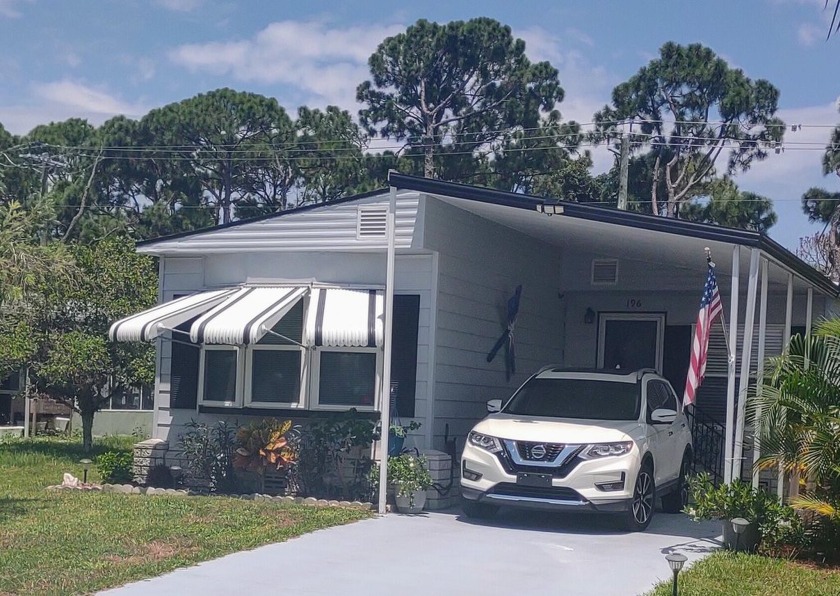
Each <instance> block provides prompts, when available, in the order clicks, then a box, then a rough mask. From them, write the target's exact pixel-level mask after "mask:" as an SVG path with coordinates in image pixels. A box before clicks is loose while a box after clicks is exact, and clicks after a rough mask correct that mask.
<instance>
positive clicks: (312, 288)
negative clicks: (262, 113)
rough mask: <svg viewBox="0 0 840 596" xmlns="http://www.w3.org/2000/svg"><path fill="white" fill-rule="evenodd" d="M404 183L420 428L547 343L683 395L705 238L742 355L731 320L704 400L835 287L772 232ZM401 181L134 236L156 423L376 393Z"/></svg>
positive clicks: (131, 328)
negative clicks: (145, 298)
mask: <svg viewBox="0 0 840 596" xmlns="http://www.w3.org/2000/svg"><path fill="white" fill-rule="evenodd" d="M390 183H391V185H392V186H393V187H395V188H396V196H397V199H396V227H395V237H396V246H397V252H396V255H397V256H396V283H395V294H396V296H395V301H394V335H393V342H394V343H393V379H394V381H395V382H396V383H397V385H396V386H395V387H396V390H395V391H396V406H397V410H398V414H399V416H400V417H401V419H402V420H403V421H404V422H405V421H408V420H416V421H418V422H421V423H422V427H421V428H420V430H419V431H418V433H417V435H416V436H415V437H414V441H415V443H416V444H417V445H418V446H420V447H425V448H435V449H439V450H442V449H443V448H444V440H445V438H446V437H456V438H457V439H458V444H459V446H460V445H463V440H464V438H465V436H466V433H467V432H468V430H469V428H470V427H471V426H472V425H473V424H474V423H475V422H476V421H477V420H478V419H480V418H481V417H483V416H484V414H485V402H486V401H487V400H488V399H493V398H505V397H507V396H509V395H510V394H511V392H512V391H513V390H514V389H515V388H516V387H517V386H518V385H519V384H520V383H521V382H522V381H524V380H525V379H526V378H527V377H528V376H529V375H530V374H531V373H533V372H534V371H536V370H537V369H538V368H540V367H541V366H543V365H545V364H549V363H554V364H562V365H567V366H580V367H607V368H639V367H651V368H655V369H657V370H658V371H660V372H662V373H663V374H664V375H665V376H666V377H667V378H669V379H670V380H671V382H672V384H673V385H674V387H675V388H676V389H677V391H678V393H680V395H681V394H682V388H683V387H684V385H685V376H686V370H687V367H688V362H689V349H690V342H691V335H692V325H693V324H694V322H695V319H696V316H697V311H698V307H699V301H700V295H701V292H702V290H703V285H704V282H705V279H706V258H705V255H706V252H705V249H706V248H707V247H708V248H709V249H710V250H711V254H712V255H713V257H714V259H715V261H716V262H717V277H718V282H719V285H720V289H721V294H722V296H723V302H724V309H725V314H726V317H727V319H729V321H728V322H729V324H730V325H732V326H733V327H734V328H735V329H736V330H737V336H738V338H739V344H738V345H737V347H736V351H735V353H734V357H735V361H736V363H737V366H738V370H735V369H730V368H729V366H728V363H729V359H728V357H727V352H726V343H725V341H724V336H723V334H722V332H720V331H718V332H717V335H716V336H714V337H713V339H712V346H711V352H710V356H709V365H708V373H707V375H708V376H707V378H706V381H705V382H704V384H703V386H702V387H701V389H700V393H699V398H698V406H699V410H700V411H702V412H704V413H705V414H706V417H705V419H707V420H711V421H716V422H717V423H718V424H719V425H724V424H726V423H727V414H726V404H727V394H728V392H729V394H730V395H732V394H733V392H734V394H735V395H737V394H738V393H739V392H740V391H741V390H742V389H744V387H745V380H746V381H748V380H749V378H750V376H749V374H745V376H743V377H742V375H740V373H739V371H740V364H741V359H742V357H743V348H744V346H743V345H742V344H743V341H742V338H743V336H744V332H745V331H749V333H751V334H752V342H751V346H750V351H751V352H752V353H751V356H750V358H749V360H748V361H747V364H748V366H749V372H750V374H754V371H755V369H756V367H757V364H758V353H759V351H760V350H759V346H758V337H759V325H763V327H764V330H765V333H764V334H762V335H766V341H765V346H764V354H765V355H772V354H775V353H779V352H780V351H781V349H782V346H783V345H784V342H785V341H786V339H787V337H788V336H789V334H790V333H791V332H796V330H797V329H801V330H803V331H804V330H806V329H808V328H810V325H811V321H813V320H814V319H815V318H819V317H822V316H823V315H826V314H829V312H830V311H831V310H832V309H833V308H834V307H835V305H836V299H837V289H836V287H835V286H834V285H833V284H832V283H831V282H830V281H829V280H828V279H826V278H825V277H823V276H822V275H821V274H820V273H818V272H817V271H815V270H814V269H812V268H811V267H810V266H808V265H807V264H806V263H804V262H803V261H801V260H800V259H798V258H797V257H795V256H794V255H793V254H791V253H790V252H788V251H787V250H785V249H784V248H783V247H781V246H780V245H779V244H777V243H776V242H774V241H773V240H771V239H770V238H769V237H767V236H765V235H763V234H759V233H755V232H748V231H741V230H733V229H727V228H722V227H718V226H712V225H703V224H695V223H689V222H684V221H679V220H673V219H663V218H659V217H653V216H648V215H643V214H638V213H631V212H624V211H617V210H613V209H607V208H601V207H596V206H591V205H586V204H578V203H567V202H563V201H556V200H552V199H543V198H536V197H530V196H523V195H519V194H513V193H506V192H499V191H493V190H488V189H484V188H478V187H471V186H464V185H460V184H453V183H447V182H441V181H436V180H428V179H421V178H414V177H410V176H403V175H398V174H392V175H391V177H390ZM388 199H389V195H388V191H381V192H373V193H368V194H364V195H358V196H355V197H348V198H346V199H341V200H338V201H334V202H331V203H328V204H324V205H317V206H307V207H302V208H299V209H293V210H290V211H286V212H282V213H278V214H275V215H270V216H266V217H261V218H255V219H251V220H246V221H239V222H235V223H232V224H227V225H221V226H217V227H215V228H211V229H207V230H200V231H195V232H190V233H185V234H180V235H175V236H170V237H165V238H159V239H156V240H152V241H147V242H143V243H141V244H140V245H139V246H138V250H139V251H140V252H143V253H146V254H150V255H155V256H158V257H160V302H161V304H160V305H159V306H157V307H154V308H152V309H150V310H148V311H145V312H143V313H138V315H136V316H134V317H129V318H127V319H124V320H123V321H119V322H117V323H115V324H114V325H113V327H112V329H111V336H112V338H114V339H116V340H122V341H131V340H134V341H155V342H156V343H157V346H158V358H157V381H156V385H155V396H154V402H155V403H154V436H155V437H158V438H161V439H165V440H168V441H170V442H171V443H173V444H174V442H175V441H177V438H178V436H179V434H180V433H181V432H182V429H183V428H184V425H185V424H186V423H188V422H189V421H190V420H191V419H201V420H214V419H218V418H219V417H228V418H231V419H234V418H236V419H238V420H239V421H240V422H241V421H242V420H243V419H244V418H245V417H247V416H252V415H267V414H269V415H278V416H284V417H286V416H288V417H293V418H297V419H304V418H307V417H313V416H318V415H319V413H321V412H325V411H336V410H344V409H347V408H350V407H355V408H357V409H358V410H360V411H367V412H371V413H373V412H376V411H377V410H378V408H379V404H380V403H381V400H382V388H381V386H380V375H381V373H382V366H383V352H382V346H383V342H384V340H385V338H384V337H383V328H384V327H383V293H382V290H383V287H384V283H385V250H386V237H387V234H386V231H387V230H386V215H387V209H388ZM764 263H766V266H763V264H764ZM735 268H737V270H736V269H735ZM763 271H764V272H766V274H767V277H766V292H765V293H763V295H762V287H765V284H764V281H763V280H762V281H761V282H759V280H760V277H761V275H762V272H763ZM519 285H521V286H522V288H523V291H522V296H521V304H520V307H519V312H518V317H517V320H516V325H515V328H514V342H515V351H516V361H515V364H516V372H515V373H514V374H513V375H512V377H511V378H510V379H509V380H508V378H507V375H506V370H505V359H504V354H503V353H502V354H501V355H500V356H498V357H496V358H495V359H493V360H492V361H491V362H488V361H487V356H488V353H489V352H490V350H491V348H492V347H493V346H494V344H495V343H496V341H497V339H498V338H499V337H500V335H501V333H502V332H503V330H504V329H505V328H506V325H507V315H506V304H507V301H508V299H509V298H510V297H511V296H512V294H513V293H514V291H515V289H516V288H517V286H519ZM733 288H734V291H733ZM734 300H737V301H738V308H737V309H736V310H735V311H733V312H731V311H730V307H731V304H732V302H733V301H734ZM762 302H766V317H764V318H762V317H760V316H759V314H760V313H759V311H760V310H761V309H760V308H758V307H757V304H758V305H759V306H760V303H762ZM750 311H753V312H754V313H755V315H754V316H753V317H752V319H751V321H750V322H749V323H748V324H745V319H746V318H747V316H748V315H749V313H750ZM733 315H734V316H733ZM753 330H754V333H753ZM730 416H731V415H730ZM728 423H729V425H730V431H731V429H732V426H731V425H732V424H733V422H732V420H731V419H729V420H728ZM721 436H722V435H721Z"/></svg>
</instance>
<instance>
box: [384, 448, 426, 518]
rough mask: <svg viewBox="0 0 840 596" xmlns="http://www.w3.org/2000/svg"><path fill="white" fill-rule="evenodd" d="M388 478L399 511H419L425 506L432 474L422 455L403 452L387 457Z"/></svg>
mask: <svg viewBox="0 0 840 596" xmlns="http://www.w3.org/2000/svg"><path fill="white" fill-rule="evenodd" d="M388 480H389V482H390V483H391V485H392V486H393V487H394V497H395V500H396V504H397V510H398V511H399V512H400V513H420V512H421V511H423V507H425V506H426V490H428V488H429V487H430V486H432V475H431V474H430V473H429V466H428V463H427V462H426V458H425V457H423V456H417V455H413V454H411V453H403V454H402V455H398V456H396V457H389V458H388Z"/></svg>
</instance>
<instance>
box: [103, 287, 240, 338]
mask: <svg viewBox="0 0 840 596" xmlns="http://www.w3.org/2000/svg"><path fill="white" fill-rule="evenodd" d="M235 291H236V288H228V289H225V290H211V291H209V292H200V293H198V294H191V295H189V296H184V297H183V298H177V299H175V300H171V301H169V302H164V303H163V304H158V305H157V306H154V307H152V308H150V309H148V310H144V311H143V312H139V313H137V314H136V315H131V316H130V317H126V318H124V319H120V320H119V321H117V322H116V323H114V324H113V325H111V329H110V330H109V331H108V337H109V338H110V339H111V341H151V340H153V339H155V338H156V337H158V336H159V335H161V334H162V333H163V332H165V331H166V330H167V329H172V328H173V327H176V326H178V325H180V324H181V323H183V322H184V321H188V320H190V319H191V318H193V317H195V316H196V315H200V314H202V313H204V312H207V311H208V310H209V309H211V308H213V307H214V306H216V305H218V304H220V303H221V302H223V301H224V300H225V298H227V297H228V296H230V295H231V294H233V293H234V292H235Z"/></svg>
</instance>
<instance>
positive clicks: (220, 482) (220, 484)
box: [180, 420, 236, 493]
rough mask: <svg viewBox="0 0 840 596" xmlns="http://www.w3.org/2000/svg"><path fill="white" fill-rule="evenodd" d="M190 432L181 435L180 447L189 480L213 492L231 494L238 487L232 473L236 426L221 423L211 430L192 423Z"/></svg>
mask: <svg viewBox="0 0 840 596" xmlns="http://www.w3.org/2000/svg"><path fill="white" fill-rule="evenodd" d="M187 428H188V429H189V430H188V431H187V432H186V433H184V434H183V435H181V439H180V444H181V449H182V450H183V453H184V458H185V459H186V460H187V471H188V472H189V474H190V476H191V477H192V478H194V479H196V480H200V481H203V482H207V484H209V486H210V490H211V491H213V492H219V493H230V492H232V491H233V490H234V489H235V487H236V479H235V477H234V473H233V456H234V451H235V449H236V436H235V435H236V430H235V425H229V424H228V423H227V422H225V421H224V420H220V421H219V422H217V423H216V425H215V426H213V427H210V426H207V425H206V424H204V423H203V422H196V421H195V420H193V421H191V422H190V423H189V424H187Z"/></svg>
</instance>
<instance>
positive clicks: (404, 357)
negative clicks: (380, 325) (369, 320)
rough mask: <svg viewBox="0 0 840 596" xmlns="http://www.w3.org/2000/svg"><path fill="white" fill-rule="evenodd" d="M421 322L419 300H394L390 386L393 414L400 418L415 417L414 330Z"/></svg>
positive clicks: (400, 297) (415, 297) (406, 297)
mask: <svg viewBox="0 0 840 596" xmlns="http://www.w3.org/2000/svg"><path fill="white" fill-rule="evenodd" d="M419 321H420V296H418V295H416V294H409V295H397V296H394V327H393V332H392V334H391V337H392V338H393V342H394V343H393V351H392V355H391V382H392V384H394V383H396V389H397V395H396V404H395V405H396V412H394V415H397V416H401V417H403V418H413V417H414V397H415V395H414V393H415V389H416V385H417V330H418V326H419Z"/></svg>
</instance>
